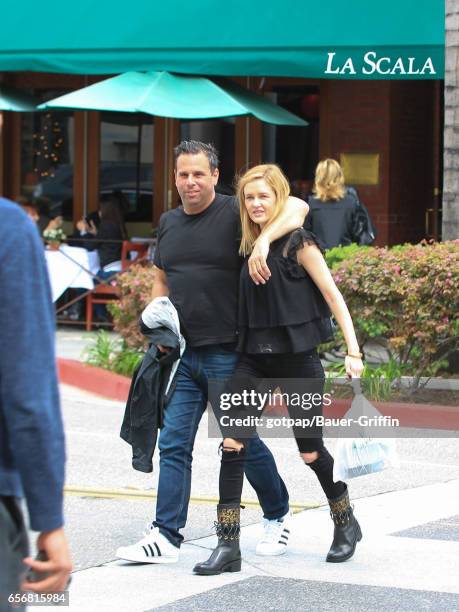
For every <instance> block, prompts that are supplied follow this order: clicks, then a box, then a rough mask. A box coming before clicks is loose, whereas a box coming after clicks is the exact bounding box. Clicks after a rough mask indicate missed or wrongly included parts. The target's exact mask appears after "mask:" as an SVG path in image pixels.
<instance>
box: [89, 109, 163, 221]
mask: <svg viewBox="0 0 459 612" xmlns="http://www.w3.org/2000/svg"><path fill="white" fill-rule="evenodd" d="M153 121H154V120H153V117H151V116H149V115H142V114H140V113H138V114H128V113H101V115H100V175H99V189H100V197H101V198H102V199H103V198H108V197H111V196H112V195H113V193H114V192H115V193H117V194H118V193H121V194H123V198H122V199H123V201H124V202H125V205H126V209H127V211H126V217H125V218H126V221H151V220H152V211H153V139H154V124H153Z"/></svg>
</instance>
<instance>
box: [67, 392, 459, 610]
mask: <svg viewBox="0 0 459 612" xmlns="http://www.w3.org/2000/svg"><path fill="white" fill-rule="evenodd" d="M61 394H62V405H63V415H64V422H65V429H66V435H67V450H68V462H67V478H66V482H67V486H66V497H65V513H66V523H67V525H66V527H67V531H68V535H69V539H70V543H71V548H72V553H73V561H74V566H75V571H74V573H73V580H72V584H71V587H70V591H69V594H70V610H79V611H80V610H81V611H85V612H86V611H88V612H91V611H92V610H94V611H95V610H113V611H120V612H124V611H126V612H137V611H139V612H141V611H147V610H164V611H175V610H176V611H181V610H202V611H204V610H210V611H213V610H216V611H217V610H222V609H234V610H239V611H241V612H244V611H249V610H258V609H260V610H279V611H283V610H285V611H287V610H289V611H290V610H294V609H299V608H300V607H307V608H311V609H313V610H317V611H322V610H330V611H335V610H356V611H360V610H362V611H367V610H376V609H377V610H389V609H390V610H448V611H453V610H458V611H459V581H458V571H457V567H458V566H457V560H458V559H459V456H458V446H457V439H451V438H450V439H441V438H432V439H426V438H410V439H402V440H399V441H398V448H399V454H400V457H401V460H402V462H401V467H400V469H392V470H387V471H386V472H382V473H379V474H373V475H371V476H364V477H361V478H357V479H355V480H354V481H351V482H350V483H349V488H350V492H351V496H352V498H353V501H354V504H355V513H356V516H357V517H358V519H359V522H360V523H361V526H362V531H363V539H362V541H361V543H360V544H359V545H358V547H357V551H356V554H355V556H354V558H353V559H351V560H350V561H348V562H346V563H343V564H330V563H325V561H324V558H325V555H326V553H327V551H328V548H329V546H330V543H331V537H332V532H333V525H332V522H331V520H330V517H329V514H328V508H327V507H326V506H325V499H324V496H323V494H322V492H321V490H320V488H319V486H318V483H317V481H316V479H315V477H314V474H313V473H312V472H311V470H309V469H308V468H306V467H305V466H304V465H303V464H302V462H301V461H300V459H299V457H298V453H297V451H296V447H295V443H294V440H293V438H291V439H270V440H268V441H267V442H268V445H269V447H270V448H271V450H272V451H273V454H274V456H275V458H276V461H277V464H278V466H279V471H280V473H281V474H282V476H283V477H284V479H285V482H286V484H287V487H288V489H289V492H290V500H291V503H292V509H293V511H294V517H293V521H292V530H291V531H292V533H291V543H290V545H289V547H288V550H287V553H286V554H285V555H283V556H280V557H268V558H267V557H259V556H257V555H255V554H254V549H255V545H256V542H257V539H258V538H259V536H260V534H261V526H260V520H261V511H260V508H259V507H258V505H257V503H256V496H255V494H254V492H253V490H251V488H250V486H249V485H245V487H244V492H243V498H244V500H245V505H246V508H245V510H242V511H241V514H242V523H243V525H244V527H243V529H242V538H241V547H242V554H243V564H242V571H241V572H238V573H234V574H224V575H221V576H209V577H204V576H194V575H193V574H192V568H193V566H194V564H195V563H196V562H198V561H201V560H203V559H206V558H207V557H208V555H209V552H210V550H211V549H212V548H213V546H214V544H215V541H216V539H215V536H213V535H212V525H213V521H214V520H215V504H216V495H217V491H218V469H219V458H218V455H217V446H218V442H219V441H218V440H217V439H210V438H209V437H208V435H207V418H206V416H204V418H203V420H202V423H201V426H200V428H199V432H198V436H197V440H196V444H195V452H194V457H195V459H194V464H193V482H192V502H191V504H190V510H189V515H188V523H187V526H186V528H185V530H184V536H185V543H184V545H183V546H182V550H181V556H180V561H179V563H177V564H174V565H141V564H135V565H134V564H129V563H126V562H124V561H120V560H116V559H115V554H114V552H115V550H116V548H117V547H118V546H121V545H125V544H129V543H132V542H134V541H136V540H137V539H139V538H140V537H141V535H142V531H143V529H144V528H145V526H146V524H147V523H148V522H149V521H150V520H151V519H152V517H153V515H154V507H155V493H156V486H157V479H158V472H159V470H158V458H157V456H155V460H154V470H153V473H152V474H143V473H140V472H136V471H134V470H133V469H132V467H131V455H130V447H129V446H128V445H127V444H126V443H125V442H123V441H122V440H121V439H120V438H119V428H120V424H121V419H122V415H123V411H124V406H123V404H122V403H120V402H114V401H110V400H106V399H103V398H101V397H99V396H96V395H91V394H89V393H86V392H83V391H80V390H78V389H75V388H73V387H68V386H65V385H62V386H61ZM326 443H327V447H328V448H329V449H330V451H331V452H333V446H334V441H332V440H330V441H326Z"/></svg>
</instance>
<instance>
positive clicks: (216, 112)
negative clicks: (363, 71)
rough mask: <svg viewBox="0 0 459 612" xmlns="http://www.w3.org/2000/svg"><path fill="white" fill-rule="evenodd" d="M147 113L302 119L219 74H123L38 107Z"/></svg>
mask: <svg viewBox="0 0 459 612" xmlns="http://www.w3.org/2000/svg"><path fill="white" fill-rule="evenodd" d="M46 108H72V109H82V110H83V109H84V110H101V111H102V110H105V111H120V112H128V113H137V112H142V113H148V114H150V115H157V116H159V117H170V118H175V119H211V118H215V117H235V116H239V115H249V114H250V115H254V116H255V117H257V118H258V119H260V120H261V121H266V122H267V123H274V124H277V125H300V126H301V125H303V126H304V125H307V122H306V121H304V120H303V119H300V117H297V116H296V115H294V114H293V113H290V112H289V111H287V110H285V109H284V108H282V107H280V106H277V105H276V104H273V102H271V101H269V100H268V99H266V98H264V97H262V96H260V95H257V94H255V93H253V92H252V91H249V90H248V89H245V88H244V87H241V86H240V85H238V84H237V83H234V82H232V81H230V80H229V79H224V78H214V79H209V78H205V77H193V76H188V75H175V74H169V73H168V72H126V73H125V74H120V75H118V76H116V77H112V78H111V79H106V80H105V81H101V82H100V83H96V84H94V85H90V86H89V87H85V88H84V89H79V90H78V91H74V92H72V93H69V94H66V95H64V96H60V97H59V98H55V99H54V100H50V101H48V102H46V103H45V104H42V105H40V106H39V109H46Z"/></svg>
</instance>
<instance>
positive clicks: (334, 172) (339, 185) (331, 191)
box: [312, 159, 346, 202]
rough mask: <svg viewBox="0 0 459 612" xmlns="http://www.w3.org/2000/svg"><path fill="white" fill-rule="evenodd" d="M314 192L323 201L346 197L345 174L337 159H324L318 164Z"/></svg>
mask: <svg viewBox="0 0 459 612" xmlns="http://www.w3.org/2000/svg"><path fill="white" fill-rule="evenodd" d="M312 192H313V193H314V195H315V196H316V197H317V198H318V199H319V200H320V201H321V202H327V201H329V200H341V198H343V197H344V194H345V193H346V189H345V187H344V174H343V171H342V169H341V166H340V165H339V163H338V162H337V161H336V160H334V159H324V160H322V161H321V162H319V163H318V164H317V167H316V176H315V180H314V187H313V188H312Z"/></svg>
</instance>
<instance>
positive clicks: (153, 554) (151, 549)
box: [147, 544, 155, 557]
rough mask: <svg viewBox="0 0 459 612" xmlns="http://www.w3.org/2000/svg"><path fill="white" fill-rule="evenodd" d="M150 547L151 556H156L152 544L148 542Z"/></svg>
mask: <svg viewBox="0 0 459 612" xmlns="http://www.w3.org/2000/svg"><path fill="white" fill-rule="evenodd" d="M147 546H148V548H149V549H150V552H151V556H152V557H154V556H155V553H154V552H153V548H152V547H151V546H150V544H147Z"/></svg>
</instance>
